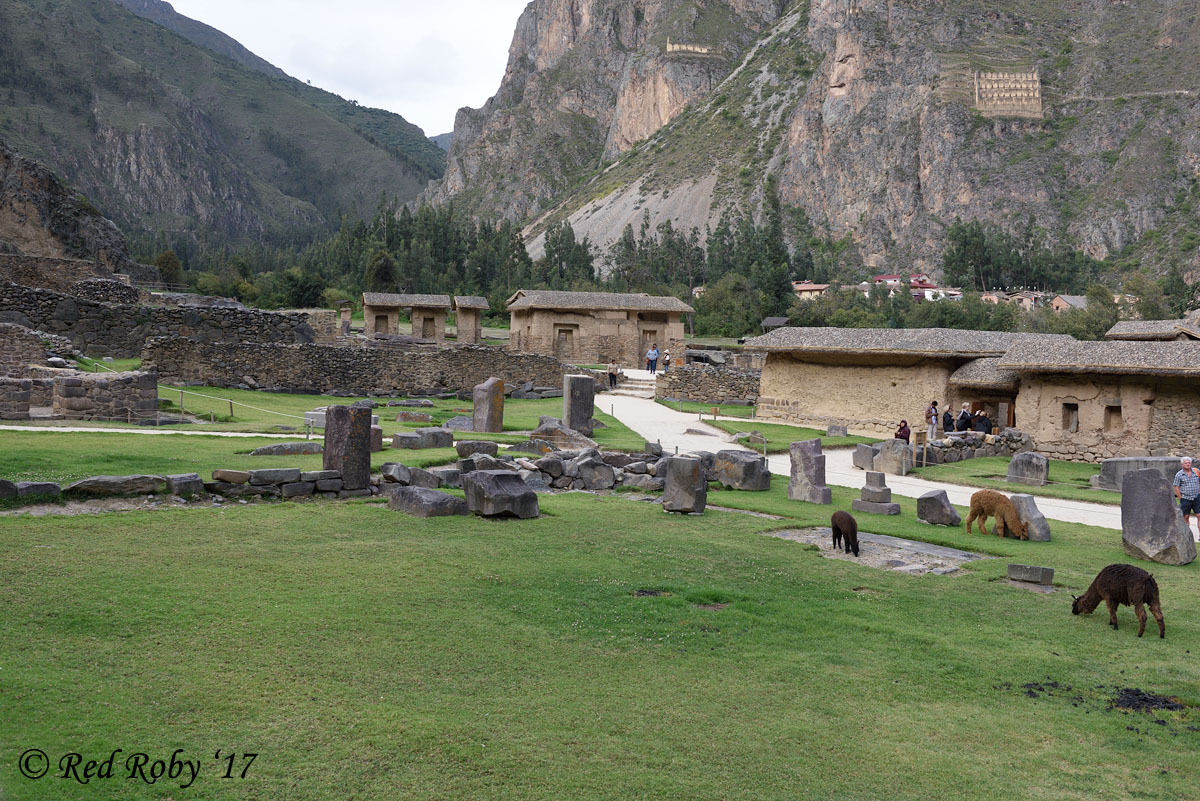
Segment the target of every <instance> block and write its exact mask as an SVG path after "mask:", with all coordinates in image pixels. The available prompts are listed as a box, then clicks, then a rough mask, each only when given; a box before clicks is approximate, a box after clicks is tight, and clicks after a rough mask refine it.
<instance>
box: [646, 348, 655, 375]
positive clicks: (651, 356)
mask: <svg viewBox="0 0 1200 801" xmlns="http://www.w3.org/2000/svg"><path fill="white" fill-rule="evenodd" d="M656 367H658V343H657V342H655V343H654V344H653V345H651V346H650V350H648V351H646V369H647V370H649V371H650V372H651V374H653V373H654V371H655V368H656Z"/></svg>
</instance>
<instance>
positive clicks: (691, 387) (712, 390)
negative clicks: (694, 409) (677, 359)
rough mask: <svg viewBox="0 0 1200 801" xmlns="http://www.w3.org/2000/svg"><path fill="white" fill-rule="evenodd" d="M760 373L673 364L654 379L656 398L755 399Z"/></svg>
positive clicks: (755, 400)
mask: <svg viewBox="0 0 1200 801" xmlns="http://www.w3.org/2000/svg"><path fill="white" fill-rule="evenodd" d="M759 377H760V374H759V373H757V372H755V371H753V370H738V369H735V368H730V367H700V366H691V367H672V368H671V369H670V371H668V372H666V373H663V374H660V375H659V376H658V381H657V382H656V383H655V387H654V395H655V397H657V398H681V399H682V400H691V401H700V402H701V403H725V402H727V401H731V400H748V401H750V402H751V403H757V402H758V391H759Z"/></svg>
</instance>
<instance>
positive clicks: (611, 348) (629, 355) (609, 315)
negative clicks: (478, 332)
mask: <svg viewBox="0 0 1200 801" xmlns="http://www.w3.org/2000/svg"><path fill="white" fill-rule="evenodd" d="M643 314H644V315H646V316H650V315H654V316H661V318H662V319H658V320H655V319H649V320H639V319H638V313H637V312H624V311H613V310H597V311H594V312H565V311H564V312H558V311H553V310H550V309H532V310H529V311H522V312H514V313H513V314H512V321H511V324H510V329H509V343H508V350H509V351H511V352H513V353H540V354H543V355H546V356H555V357H558V358H561V359H563V360H565V361H570V362H575V363H577V364H608V362H609V361H610V360H614V361H616V362H617V364H619V365H620V366H622V367H633V368H642V369H644V368H645V366H646V360H645V353H646V349H647V348H644V347H642V342H643V339H644V337H643V332H644V331H654V332H655V334H654V342H657V343H658V348H659V350H660V351H662V350H670V351H671V352H672V353H673V354H674V355H675V358H676V359H677V360H678V359H680V358H681V357H682V354H683V351H684V350H685V347H684V340H683V337H684V331H683V320H682V316H681V315H680V314H677V313H676V314H667V313H662V312H659V313H654V312H645V313H643ZM560 329H565V330H569V331H570V332H571V337H570V340H571V342H572V347H571V349H570V352H564V353H560V352H559V350H558V344H559V335H558V331H559V330H560Z"/></svg>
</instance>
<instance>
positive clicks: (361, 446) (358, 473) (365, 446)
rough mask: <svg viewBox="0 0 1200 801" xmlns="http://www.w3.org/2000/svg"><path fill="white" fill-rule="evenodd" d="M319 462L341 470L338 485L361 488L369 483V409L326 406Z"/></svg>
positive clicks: (329, 468)
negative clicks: (322, 444)
mask: <svg viewBox="0 0 1200 801" xmlns="http://www.w3.org/2000/svg"><path fill="white" fill-rule="evenodd" d="M321 465H322V467H323V468H324V469H326V470H337V471H338V472H339V473H341V474H342V487H343V488H344V489H346V490H362V489H366V488H367V487H369V486H370V485H371V410H370V409H365V408H363V407H361V406H330V407H329V408H328V409H326V411H325V453H324V454H323V455H322V459H321Z"/></svg>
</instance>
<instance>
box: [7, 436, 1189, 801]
mask: <svg viewBox="0 0 1200 801" xmlns="http://www.w3.org/2000/svg"><path fill="white" fill-rule="evenodd" d="M7 450H8V449H7V448H6V449H5V451H6V452H7ZM784 484H785V482H782V481H777V482H775V486H774V488H772V490H771V491H769V492H766V493H734V492H718V493H713V495H712V496H711V500H712V502H713V503H718V502H719V503H721V504H724V505H729V506H738V507H750V508H755V509H758V510H761V511H768V512H772V513H775V514H780V513H782V514H786V515H787V516H788V519H787V520H784V521H775V520H768V519H763V518H759V517H752V516H747V515H742V514H736V513H721V512H715V511H709V512H708V513H706V514H705V515H704V516H702V517H690V516H685V517H677V516H670V515H664V514H663V513H662V512H661V511H660V510H659V509H657V508H656V507H655V506H654V505H653V504H643V503H637V502H633V501H630V500H627V499H624V498H621V497H610V498H596V497H593V496H589V495H584V494H564V495H557V496H543V497H542V499H541V503H542V509H543V512H544V514H543V516H542V518H541V519H539V520H535V521H523V522H507V523H498V522H487V521H481V520H477V519H473V518H439V519H432V520H420V519H412V518H407V517H401V516H399V515H397V514H395V513H392V512H389V511H388V510H387V509H386V508H385V507H384V506H382V505H380V504H378V503H329V502H324V501H315V502H309V503H286V504H268V505H251V506H246V507H234V508H226V509H223V510H216V509H179V510H168V511H158V512H134V513H126V514H110V515H100V516H86V517H59V518H42V519H32V518H28V517H24V518H11V517H9V518H0V587H3V589H2V590H0V593H2V594H3V598H4V601H5V608H6V614H5V615H4V622H3V624H0V653H4V654H5V655H6V659H5V661H4V666H3V667H4V670H3V673H4V686H5V693H4V697H5V699H6V701H5V705H6V706H5V715H3V716H2V717H0V742H4V743H6V744H7V746H6V747H7V748H8V749H9V750H11V751H14V752H16V753H19V752H20V750H21V749H23V748H27V747H34V746H36V747H39V748H42V749H43V750H45V751H46V752H47V753H49V754H52V755H55V756H57V755H59V754H63V753H67V752H69V751H84V752H86V753H87V754H88V756H89V757H94V758H97V759H103V758H104V757H106V756H107V755H108V754H109V753H110V752H111V750H112V749H114V748H126V749H128V748H130V747H131V746H132V747H136V748H139V749H141V750H149V751H155V756H162V757H163V758H164V759H165V758H168V757H169V756H170V753H171V751H172V750H173V749H175V748H181V749H183V750H184V754H186V756H188V757H189V758H192V759H197V758H198V759H201V760H203V761H204V764H203V767H202V771H201V774H200V777H199V779H198V780H197V781H196V783H195V784H193V785H192V786H191V787H189V788H188V789H187V790H180V789H177V788H178V783H174V784H168V785H167V788H166V789H164V788H163V787H162V786H160V785H156V786H153V787H151V786H147V785H143V784H140V783H135V782H122V783H121V794H122V796H121V797H122V798H128V799H134V800H136V799H150V798H161V797H163V793H164V792H166V793H167V794H173V797H177V798H178V797H181V796H186V797H187V798H195V799H218V798H227V797H229V794H230V793H231V792H233V793H234V794H235V795H239V796H244V797H255V798H269V797H278V796H279V795H280V794H281V793H283V794H286V795H290V796H292V797H299V798H305V799H335V798H337V799H341V798H348V797H354V798H357V799H363V800H364V801H371V800H372V799H395V798H433V797H436V798H448V799H475V798H484V797H487V798H520V799H530V800H533V799H556V800H557V799H562V798H579V799H593V798H595V799H600V798H605V799H607V798H613V799H617V798H642V797H671V798H718V797H719V798H727V797H746V798H750V797H753V798H756V799H775V798H778V799H784V798H787V799H793V798H806V799H859V798H864V799H865V798H887V799H894V800H895V801H907V800H908V799H914V800H915V799H921V800H922V801H924V799H928V798H934V797H943V796H944V795H945V794H946V789H947V787H955V788H958V789H957V791H956V792H957V793H958V795H960V796H962V797H968V798H971V799H973V800H978V801H1000V800H1001V799H1011V798H1013V796H1014V788H1018V789H1017V791H1016V794H1017V795H1018V796H1019V797H1021V798H1030V799H1052V798H1053V799H1068V798H1069V799H1080V800H1082V799H1095V798H1132V797H1138V796H1145V797H1153V798H1161V799H1184V798H1190V797H1192V796H1193V795H1194V788H1195V786H1196V784H1197V782H1198V781H1200V763H1198V762H1197V760H1196V759H1195V753H1196V748H1197V743H1198V741H1197V734H1196V733H1195V727H1196V726H1197V725H1200V719H1198V717H1197V709H1196V707H1197V706H1198V705H1200V693H1198V692H1197V683H1196V671H1195V666H1194V665H1195V660H1194V654H1195V653H1197V650H1198V649H1200V625H1197V623H1196V622H1195V619H1194V617H1193V616H1190V615H1188V614H1187V613H1186V599H1188V598H1192V597H1195V596H1196V595H1197V594H1198V593H1200V569H1198V568H1197V567H1196V565H1195V564H1193V565H1190V566H1188V567H1183V568H1164V567H1163V566H1156V567H1157V568H1158V569H1156V570H1155V571H1154V572H1155V574H1156V577H1157V578H1158V581H1159V585H1160V587H1161V588H1162V595H1163V606H1164V611H1165V614H1166V621H1167V626H1168V634H1167V639H1165V640H1159V639H1158V638H1157V637H1154V636H1152V634H1148V635H1147V636H1146V637H1145V638H1143V639H1140V640H1139V639H1138V638H1137V637H1136V636H1135V631H1134V628H1133V625H1132V624H1133V615H1132V613H1131V612H1130V611H1129V609H1128V608H1127V607H1126V608H1122V609H1121V610H1120V612H1119V619H1120V621H1121V628H1120V630H1119V631H1116V632H1114V631H1112V630H1111V629H1110V628H1109V627H1108V625H1107V620H1106V619H1105V616H1104V613H1103V610H1101V611H1099V612H1097V613H1096V614H1093V615H1090V616H1083V617H1074V616H1072V615H1071V614H1069V606H1070V598H1069V597H1068V596H1067V594H1066V590H1067V589H1070V590H1073V591H1076V592H1078V591H1079V590H1080V589H1082V588H1083V587H1085V586H1086V585H1087V584H1088V582H1089V581H1090V580H1091V579H1092V577H1093V576H1094V575H1095V573H1096V571H1097V570H1098V569H1099V568H1100V567H1102V566H1103V565H1105V564H1109V563H1112V562H1119V561H1127V559H1128V557H1126V556H1125V555H1124V554H1123V553H1122V552H1121V549H1120V540H1119V537H1116V536H1115V534H1114V532H1111V531H1105V530H1099V529H1093V528H1088V527H1085V526H1079V525H1074V524H1067V523H1055V524H1053V526H1054V540H1053V542H1050V543H1028V542H1020V541H1016V540H999V539H996V538H994V537H986V536H981V535H971V536H968V535H966V534H965V533H964V532H963V531H962V530H961V529H940V528H934V527H930V526H924V525H920V524H918V523H916V522H915V520H914V519H913V501H911V500H910V499H900V502H901V505H902V508H903V511H904V514H903V515H901V516H900V517H895V518H892V517H889V518H878V519H876V518H872V519H871V521H870V526H869V530H871V531H877V532H880V533H888V534H894V535H898V536H907V537H918V538H921V539H927V540H930V541H937V542H940V543H943V544H947V545H952V546H956V547H966V548H969V549H974V550H981V551H984V552H986V553H989V554H992V555H995V556H999V557H1001V558H998V559H991V560H984V561H979V562H973V563H970V564H969V565H968V566H967V568H966V569H965V570H964V571H962V573H961V574H960V575H956V576H934V575H926V576H922V577H914V576H908V575H902V574H899V573H896V572H891V571H882V570H876V569H872V568H868V567H865V566H863V565H862V564H860V563H857V562H854V561H847V560H835V559H826V558H822V557H821V556H820V555H819V554H818V553H816V552H815V550H814V549H812V548H811V547H804V546H801V545H798V544H796V543H794V542H788V541H784V540H780V539H777V538H774V537H769V536H763V535H764V533H765V532H767V531H769V530H772V529H778V528H780V527H781V526H798V525H820V524H826V523H827V522H828V516H829V512H830V507H823V506H811V505H808V504H800V503H794V502H790V501H788V500H787V498H786V489H785V487H784V486H783V485H784ZM855 494H856V493H855V492H854V491H852V490H848V489H847V490H842V489H837V488H835V490H834V503H835V506H834V508H846V507H847V506H848V504H849V501H850V498H851V497H853V496H854V495H855ZM614 520H619V524H616V525H614ZM864 527H866V526H864ZM868 547H870V546H868ZM1008 562H1022V563H1030V564H1042V563H1050V564H1053V565H1054V566H1055V568H1056V580H1057V582H1058V583H1059V591H1058V592H1055V593H1054V594H1052V595H1040V594H1036V593H1031V592H1025V591H1021V590H1018V589H1014V588H1013V587H1010V586H1008V585H1007V584H1006V583H1005V582H1004V581H1003V577H1004V572H1005V565H1006V564H1007V563H1008ZM639 590H652V591H655V592H659V593H662V594H660V595H657V596H653V595H650V596H643V597H639V596H638V591H639ZM1151 630H1152V631H1153V626H1151ZM1125 687H1134V688H1138V689H1141V690H1145V691H1147V692H1151V693H1155V694H1160V695H1163V696H1168V697H1172V698H1175V699H1178V700H1179V701H1180V702H1181V703H1183V704H1185V705H1186V708H1184V709H1181V710H1155V711H1152V712H1124V711H1122V710H1120V709H1114V708H1112V704H1111V701H1112V700H1113V698H1114V696H1115V695H1116V694H1117V692H1118V688H1125ZM97 699H102V702H101V701H99V700H97ZM85 701H86V703H85ZM84 708H86V710H87V714H86V715H84V714H82V713H81V709H84ZM131 738H132V739H131ZM218 747H220V748H222V749H223V750H224V752H229V751H236V752H238V753H239V754H240V753H244V752H252V753H258V754H259V756H258V758H257V759H256V761H255V762H254V763H253V764H252V765H251V766H250V768H249V770H248V772H247V776H246V778H245V779H243V780H236V784H235V783H233V782H230V781H228V780H220V779H217V778H216V775H217V769H218V768H219V767H221V766H220V765H215V764H213V763H212V760H211V757H212V754H213V752H214V751H215V749H217V748H218ZM157 751H162V753H161V754H159V753H157ZM314 754H319V755H320V759H319V760H318V759H314ZM1139 755H1141V757H1139ZM1145 755H1152V756H1151V757H1146V756H1145ZM14 758H15V757H14ZM52 761H53V760H52ZM222 764H223V763H222ZM241 767H242V764H241V762H240V761H239V764H238V769H239V770H240V769H241ZM5 771H6V774H5V775H6V781H5V791H6V797H8V798H12V799H13V800H14V801H23V800H24V799H34V798H38V799H40V798H46V797H48V796H47V795H46V793H47V788H48V787H49V788H51V789H53V791H54V792H53V795H54V797H55V798H61V799H64V800H66V801H70V800H71V799H91V798H95V797H97V795H96V791H97V788H96V786H95V785H88V786H83V785H78V784H76V783H74V782H67V781H61V780H53V781H54V783H53V784H52V785H47V782H50V781H52V780H51V779H50V778H46V779H43V780H42V781H41V782H40V783H38V782H33V781H28V780H24V779H22V778H20V777H18V776H17V774H16V772H15V768H14V767H13V766H12V765H11V764H9V765H8V766H6V767H5ZM164 781H165V780H164ZM107 786H109V785H101V786H100V788H99V789H100V790H101V791H102V794H103V791H104V790H105V787H107ZM112 786H115V785H112ZM231 787H234V788H235V789H234V790H231V789H230V788H231Z"/></svg>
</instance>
